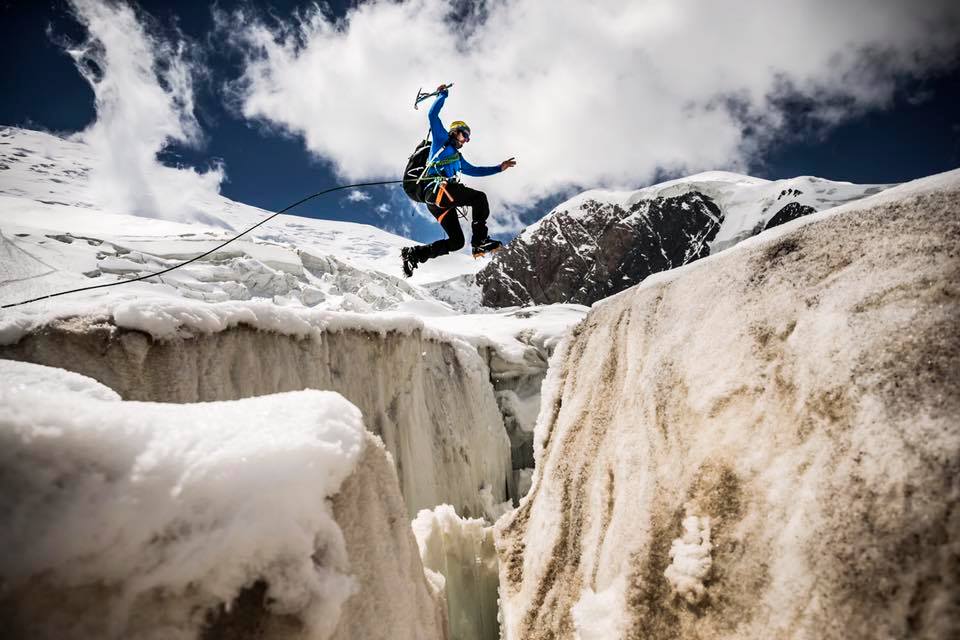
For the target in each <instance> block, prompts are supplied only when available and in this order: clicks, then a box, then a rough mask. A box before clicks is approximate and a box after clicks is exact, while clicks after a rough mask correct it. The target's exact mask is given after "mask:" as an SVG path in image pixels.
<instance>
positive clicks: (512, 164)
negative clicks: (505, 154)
mask: <svg viewBox="0 0 960 640" xmlns="http://www.w3.org/2000/svg"><path fill="white" fill-rule="evenodd" d="M515 166H517V161H516V160H514V159H513V158H507V159H506V160H504V161H503V162H501V163H500V171H506V170H507V169H509V168H510V167H515Z"/></svg>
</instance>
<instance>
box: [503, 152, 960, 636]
mask: <svg viewBox="0 0 960 640" xmlns="http://www.w3.org/2000/svg"><path fill="white" fill-rule="evenodd" d="M958 247H960V171H954V172H951V173H948V174H941V175H939V176H933V177H931V178H928V179H924V180H920V181H916V182H914V183H909V184H906V185H903V186H901V187H896V188H893V189H890V190H888V191H885V192H883V193H881V194H878V195H875V196H872V197H870V198H868V199H865V200H862V201H860V202H858V203H856V204H851V205H845V206H843V207H839V208H836V209H833V210H832V211H831V212H826V213H823V214H813V215H812V216H810V217H808V218H804V219H801V220H797V221H795V222H791V223H788V224H786V225H784V226H783V227H780V228H779V229H777V230H774V231H771V232H768V233H765V234H762V235H760V236H758V237H756V238H753V239H751V240H748V241H746V242H744V243H741V244H740V245H739V246H738V247H735V248H733V249H731V250H729V251H726V252H723V253H721V254H718V255H715V256H711V257H709V258H706V259H704V260H702V261H699V262H696V263H692V264H690V265H687V266H685V267H683V268H680V269H677V270H674V271H671V272H668V273H662V274H658V275H655V276H653V277H651V278H649V279H648V280H647V281H646V282H645V283H644V284H642V285H639V286H637V287H635V288H632V289H629V290H627V291H624V292H622V293H620V294H618V295H616V296H614V297H612V298H609V299H607V300H605V301H603V302H601V303H599V304H597V305H595V306H594V308H593V309H592V311H591V312H590V314H589V315H588V316H587V318H586V319H585V320H584V321H583V323H581V324H580V325H579V326H578V327H577V328H576V329H575V330H574V332H573V333H572V335H571V336H570V337H569V338H568V339H567V340H566V341H565V342H564V343H563V344H562V345H561V346H560V347H559V348H558V351H557V354H556V355H555V358H556V359H557V365H556V366H554V367H553V368H552V369H551V371H550V373H549V374H548V377H547V381H546V382H545V386H544V397H543V404H542V408H541V414H540V416H539V421H538V423H537V428H536V442H535V444H536V449H535V454H536V462H537V466H536V474H535V478H534V481H533V487H532V489H531V490H530V493H529V494H528V495H527V497H526V498H525V499H524V500H523V501H522V502H521V505H520V507H519V508H518V509H517V510H515V511H513V512H511V513H509V514H507V515H506V516H504V517H503V518H502V519H501V520H499V521H498V523H497V524H496V527H495V532H496V542H497V547H498V553H499V555H500V578H501V603H502V608H503V620H504V622H503V632H504V637H505V638H507V639H508V640H519V639H524V640H535V639H540V638H571V639H572V638H579V639H586V638H591V639H593V638H603V639H605V640H606V639H614V638H693V637H696V638H731V639H732V638H741V639H742V638H758V639H759V638H771V637H777V638H838V639H839V638H844V639H849V638H863V639H867V638H879V637H883V638H908V637H909V638H946V637H956V636H957V634H958V633H960V607H958V601H957V597H956V596H957V593H958V592H960V571H958V568H960V552H958V549H960V546H958V545H960V520H958V518H957V513H958V512H957V508H956V505H957V501H958V498H960V474H958V470H960V392H958V389H960V378H958V372H960V330H958V318H960V291H958V289H957V283H958V282H960V254H958Z"/></svg>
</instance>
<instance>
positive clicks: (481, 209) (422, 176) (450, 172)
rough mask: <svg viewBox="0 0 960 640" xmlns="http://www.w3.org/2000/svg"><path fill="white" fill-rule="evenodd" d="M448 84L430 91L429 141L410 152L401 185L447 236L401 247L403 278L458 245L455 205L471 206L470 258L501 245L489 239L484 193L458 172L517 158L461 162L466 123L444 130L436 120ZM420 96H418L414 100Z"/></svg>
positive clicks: (495, 169)
mask: <svg viewBox="0 0 960 640" xmlns="http://www.w3.org/2000/svg"><path fill="white" fill-rule="evenodd" d="M450 86H451V85H440V86H439V87H438V88H437V91H436V94H435V95H436V96H437V99H436V100H435V101H434V103H433V105H432V106H431V107H430V112H429V113H428V116H427V117H428V119H429V121H430V136H431V137H432V142H430V143H429V146H428V145H427V141H426V140H425V141H424V142H422V143H421V144H420V146H418V147H417V149H416V151H414V153H413V155H412V156H410V160H409V162H408V163H407V169H406V172H405V174H404V184H403V187H404V190H405V191H406V192H407V195H409V196H410V197H411V198H413V199H414V200H415V201H417V202H424V203H426V205H427V210H428V211H430V213H431V214H432V215H433V217H434V218H436V219H437V222H439V223H440V226H442V227H443V230H444V231H445V232H446V234H447V237H446V238H444V239H442V240H437V241H436V242H433V243H432V244H421V245H416V246H412V247H404V248H403V249H401V251H400V254H401V258H402V259H403V274H404V275H405V276H407V277H408V278H409V277H410V276H411V275H413V270H414V269H416V268H417V265H419V264H420V263H423V262H426V261H427V260H429V259H430V258H436V257H438V256H442V255H446V254H448V253H450V252H451V251H458V250H460V249H461V248H463V245H464V238H463V231H462V230H461V229H460V218H459V216H458V214H457V207H471V208H472V210H473V211H472V215H473V221H472V224H471V232H472V238H471V242H470V243H471V245H472V246H473V257H474V258H479V257H480V256H483V255H484V254H486V253H490V252H492V251H496V250H497V249H499V248H500V247H501V243H500V242H499V241H498V240H493V239H492V238H490V237H489V236H488V235H487V217H488V216H489V215H490V205H489V204H488V203H487V194H485V193H484V192H482V191H477V190H476V189H471V188H470V187H468V186H466V185H464V184H463V183H462V182H460V180H459V176H460V173H461V172H462V173H465V174H466V175H468V176H478V177H479V176H489V175H493V174H495V173H500V172H501V171H506V170H507V169H509V168H510V167H513V166H516V164H517V161H516V160H514V159H513V158H509V159H507V160H504V161H503V162H501V163H500V164H498V165H493V166H489V167H475V166H473V165H472V164H470V163H469V162H467V159H466V158H464V157H463V156H462V155H461V153H460V149H462V148H463V145H464V144H466V143H467V142H469V141H470V127H469V126H467V123H466V122H463V121H462V120H455V121H454V122H451V123H450V127H449V129H448V128H446V127H444V126H443V123H441V122H440V109H441V108H442V107H443V103H444V101H445V100H446V98H447V93H448V88H449V87H450ZM428 95H433V94H428ZM420 99H421V98H420V96H418V101H419V100H420Z"/></svg>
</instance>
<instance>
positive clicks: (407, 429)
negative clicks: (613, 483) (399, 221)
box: [0, 318, 511, 519]
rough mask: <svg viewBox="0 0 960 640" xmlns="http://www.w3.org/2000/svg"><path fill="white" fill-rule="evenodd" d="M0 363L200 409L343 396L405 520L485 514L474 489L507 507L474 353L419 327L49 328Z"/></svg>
mask: <svg viewBox="0 0 960 640" xmlns="http://www.w3.org/2000/svg"><path fill="white" fill-rule="evenodd" d="M0 357H3V358H9V359H14V360H23V361H27V362H34V363H38V364H45V365H49V366H54V367H61V368H64V369H67V370H70V371H76V372H78V373H81V374H84V375H87V376H89V377H91V378H93V379H95V380H98V381H100V382H102V383H103V384H105V385H107V386H108V387H110V388H111V389H114V390H115V391H117V392H118V393H119V394H120V395H121V397H123V398H124V399H126V400H149V401H158V402H205V401H212V400H234V399H239V398H246V397H251V396H259V395H265V394H270V393H277V392H281V391H294V390H299V389H308V388H309V389H324V390H332V391H337V392H339V393H341V394H342V395H343V396H344V397H346V398H347V399H348V400H350V401H351V402H352V403H353V404H355V405H356V406H357V407H359V408H360V410H361V411H362V412H363V416H364V422H365V423H366V425H367V428H369V429H370V430H371V431H372V432H374V433H375V434H377V435H379V436H380V437H381V438H382V439H383V441H384V443H385V444H386V447H387V450H388V451H389V452H390V454H391V455H392V456H393V460H394V462H395V464H396V467H397V475H398V476H399V478H400V486H401V489H402V491H403V495H404V498H405V500H406V503H407V508H408V515H409V517H410V518H411V519H412V518H413V517H414V516H415V515H416V513H417V512H418V511H419V510H420V509H424V508H432V507H433V506H435V505H437V504H443V503H446V504H451V505H454V506H455V507H456V509H457V511H458V513H461V514H463V515H467V516H474V517H476V516H482V515H483V514H484V509H483V501H482V499H481V496H480V494H479V492H480V490H481V488H483V487H484V486H486V487H489V488H490V490H492V492H493V497H494V499H495V501H496V502H502V501H503V500H505V499H506V485H507V482H508V476H509V474H510V473H511V468H510V443H509V441H508V439H507V436H506V434H505V431H504V426H503V420H502V418H501V415H500V412H499V408H498V407H497V403H496V400H495V399H494V393H493V390H492V388H491V385H490V373H489V370H488V368H487V365H486V363H485V362H484V360H483V359H481V358H480V356H479V355H478V353H477V351H476V349H475V348H473V347H470V346H468V345H466V344H465V343H461V342H457V341H440V340H437V339H431V338H427V337H425V336H424V335H423V333H422V332H421V331H420V330H414V331H412V332H403V331H386V332H378V331H370V330H361V329H343V330H327V331H323V332H321V333H318V334H317V335H315V336H313V337H308V338H297V337H293V336H288V335H283V334H279V333H274V332H268V331H257V330H254V329H250V328H247V327H245V326H238V327H235V328H232V329H227V330H224V331H220V332H217V333H201V334H198V335H195V336H192V337H191V336H187V337H183V338H176V339H169V340H157V339H154V338H152V337H150V336H149V335H148V334H145V333H143V332H140V331H132V330H127V329H119V328H117V327H116V326H114V325H113V324H111V323H109V322H107V321H105V320H100V321H91V320H90V319H84V318H75V319H72V320H65V321H57V322H54V323H52V324H49V325H46V326H44V327H42V328H40V329H38V330H36V331H34V332H32V333H30V334H28V335H26V336H24V337H23V338H21V339H20V340H19V342H17V343H16V344H13V345H7V346H3V347H0Z"/></svg>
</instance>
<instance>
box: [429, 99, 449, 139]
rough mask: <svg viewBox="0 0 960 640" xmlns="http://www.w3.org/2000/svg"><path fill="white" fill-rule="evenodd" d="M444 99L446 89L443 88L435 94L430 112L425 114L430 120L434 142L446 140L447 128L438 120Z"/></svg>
mask: <svg viewBox="0 0 960 640" xmlns="http://www.w3.org/2000/svg"><path fill="white" fill-rule="evenodd" d="M446 99H447V91H446V89H444V90H442V91H440V93H438V94H437V99H436V100H434V101H433V105H431V106H430V112H429V113H428V114H427V119H428V120H430V133H431V134H432V135H433V142H434V144H443V143H444V142H446V141H447V128H446V127H444V126H443V123H442V122H440V109H441V108H443V103H444V101H445V100H446Z"/></svg>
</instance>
